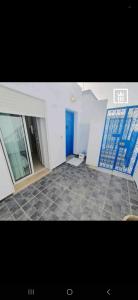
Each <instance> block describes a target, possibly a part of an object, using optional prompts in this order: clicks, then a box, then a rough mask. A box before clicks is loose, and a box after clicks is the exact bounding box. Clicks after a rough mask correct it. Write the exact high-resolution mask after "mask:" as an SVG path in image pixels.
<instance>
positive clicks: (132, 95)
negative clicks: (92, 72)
mask: <svg viewBox="0 0 138 300" xmlns="http://www.w3.org/2000/svg"><path fill="white" fill-rule="evenodd" d="M79 85H80V86H81V87H83V83H81V82H80V83H79ZM84 88H85V89H91V90H92V91H93V93H94V94H95V95H96V97H97V98H98V99H99V100H102V99H108V105H107V106H108V108H112V107H120V104H114V103H113V89H115V88H127V89H128V104H124V105H121V106H127V105H129V106H131V105H138V82H85V83H84Z"/></svg>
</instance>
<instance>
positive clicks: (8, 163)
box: [0, 129, 15, 184]
mask: <svg viewBox="0 0 138 300" xmlns="http://www.w3.org/2000/svg"><path fill="white" fill-rule="evenodd" d="M0 140H1V144H2V148H3V152H4V155H5V158H6V162H7V166H8V169H9V171H10V172H9V173H10V176H11V178H12V181H13V184H15V179H14V175H13V172H12V168H11V164H10V161H9V157H8V153H7V150H6V147H5V144H4V140H3V136H2V132H1V129H0Z"/></svg>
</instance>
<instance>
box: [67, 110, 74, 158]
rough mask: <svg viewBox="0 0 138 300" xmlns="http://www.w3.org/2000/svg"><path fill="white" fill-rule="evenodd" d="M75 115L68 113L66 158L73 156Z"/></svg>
mask: <svg viewBox="0 0 138 300" xmlns="http://www.w3.org/2000/svg"><path fill="white" fill-rule="evenodd" d="M73 141H74V113H73V112H71V111H66V156H68V155H71V154H73Z"/></svg>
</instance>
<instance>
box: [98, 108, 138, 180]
mask: <svg viewBox="0 0 138 300" xmlns="http://www.w3.org/2000/svg"><path fill="white" fill-rule="evenodd" d="M137 164H138V106H128V107H120V108H111V109H107V114H106V120H105V126H104V132H103V138H102V144H101V150H100V156H99V163H98V166H99V167H102V168H106V169H110V170H116V171H119V172H123V173H126V174H129V175H131V176H132V175H133V173H134V170H135V167H136V165H137Z"/></svg>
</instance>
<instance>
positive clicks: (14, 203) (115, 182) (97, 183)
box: [0, 163, 138, 221]
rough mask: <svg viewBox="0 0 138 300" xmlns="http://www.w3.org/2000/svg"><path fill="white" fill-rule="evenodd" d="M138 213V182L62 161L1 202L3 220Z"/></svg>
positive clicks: (111, 216)
mask: <svg viewBox="0 0 138 300" xmlns="http://www.w3.org/2000/svg"><path fill="white" fill-rule="evenodd" d="M127 214H135V215H138V190H137V188H136V185H135V183H134V182H131V181H127V180H126V179H124V178H120V177H117V176H114V175H109V174H107V173H103V172H100V171H97V170H93V169H92V168H89V167H88V166H87V165H85V163H82V164H81V165H80V166H79V167H74V166H70V165H69V164H66V163H64V164H62V165H61V166H59V167H57V168H55V169H54V170H53V171H52V172H50V173H49V174H48V176H45V177H43V178H42V179H41V180H39V181H37V182H35V183H34V184H32V185H31V186H29V187H27V188H26V189H24V190H22V191H21V192H19V193H17V194H15V195H13V196H10V197H8V198H7V199H5V200H4V201H2V203H1V202H0V220H4V219H5V220H10V219H14V220H42V221H46V220H51V221H52V220H55V221H56V220H67V221H68V220H75V221H77V220H86V221H87V220H107V221H108V220H122V218H123V217H124V216H125V215H127Z"/></svg>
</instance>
